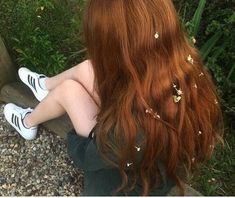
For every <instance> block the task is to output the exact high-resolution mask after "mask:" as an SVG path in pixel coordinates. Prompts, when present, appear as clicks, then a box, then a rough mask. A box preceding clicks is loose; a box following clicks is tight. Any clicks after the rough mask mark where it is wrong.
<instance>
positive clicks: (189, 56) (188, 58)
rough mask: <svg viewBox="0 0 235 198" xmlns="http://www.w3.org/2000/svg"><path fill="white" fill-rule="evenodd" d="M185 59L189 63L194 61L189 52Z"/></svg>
mask: <svg viewBox="0 0 235 198" xmlns="http://www.w3.org/2000/svg"><path fill="white" fill-rule="evenodd" d="M187 61H188V62H189V63H191V64H192V65H193V63H194V60H193V58H192V56H191V55H190V54H189V55H188V57H187Z"/></svg>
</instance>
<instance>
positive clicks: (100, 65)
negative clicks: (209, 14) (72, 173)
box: [84, 0, 222, 195]
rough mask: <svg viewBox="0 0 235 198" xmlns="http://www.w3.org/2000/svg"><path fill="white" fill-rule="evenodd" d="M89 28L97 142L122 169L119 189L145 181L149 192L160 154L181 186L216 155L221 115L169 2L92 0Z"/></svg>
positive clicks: (86, 32)
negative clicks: (96, 103)
mask: <svg viewBox="0 0 235 198" xmlns="http://www.w3.org/2000/svg"><path fill="white" fill-rule="evenodd" d="M84 35H85V40H86V44H87V48H88V55H89V58H90V60H91V62H92V65H93V67H94V73H95V78H96V79H95V85H96V91H97V93H98V95H99V97H100V112H99V113H98V116H97V119H98V126H99V132H98V133H97V134H96V135H97V145H98V148H99V151H100V152H101V153H102V155H103V156H104V158H105V159H106V160H108V161H109V162H110V163H112V164H113V165H114V166H116V167H118V168H119V170H120V173H121V176H122V184H121V185H120V188H119V189H118V190H121V191H124V192H128V191H130V190H131V189H133V187H134V186H135V184H136V182H137V180H140V181H141V185H142V186H143V192H142V194H143V195H148V194H149V193H150V191H151V190H152V189H153V188H154V187H156V186H157V185H158V184H159V182H160V171H159V167H158V162H159V161H161V162H163V163H164V166H165V167H166V174H167V176H168V177H170V178H172V179H174V180H175V181H176V183H177V185H178V186H179V187H180V188H181V189H182V190H183V188H182V185H181V184H182V181H183V180H184V177H183V176H184V174H185V173H186V172H187V171H190V170H192V168H193V167H195V166H196V165H197V164H198V163H199V162H202V161H204V160H205V159H207V158H208V157H209V156H210V155H211V153H212V150H213V147H214V145H215V143H216V142H217V140H218V138H219V133H220V129H221V126H222V125H221V123H222V117H221V111H220V107H219V104H218V101H219V99H218V97H217V94H216V91H215V87H214V85H213V83H212V80H211V78H210V75H209V74H208V72H207V71H206V70H205V68H204V66H203V63H202V61H201V58H200V56H199V52H198V51H197V50H196V49H195V48H194V47H193V46H192V45H191V43H190V42H189V40H188V37H187V34H186V33H185V31H184V29H183V28H182V26H181V24H180V22H179V18H178V16H177V12H176V10H175V8H174V5H173V3H172V1H171V0H89V1H88V2H87V9H86V13H85V18H84ZM177 90H178V91H179V90H180V91H182V93H178V92H177ZM176 92H177V93H176ZM174 95H175V97H178V100H179V101H176V99H173V96H174ZM180 97H181V98H180ZM137 137H138V138H137ZM139 137H141V138H139ZM137 139H141V140H142V141H141V142H137ZM137 144H138V145H139V146H141V149H142V152H143V153H142V158H141V159H137V158H136V145H137ZM130 162H131V164H133V165H132V166H130V167H129V168H127V163H130ZM179 170H180V171H179ZM127 172H128V173H127Z"/></svg>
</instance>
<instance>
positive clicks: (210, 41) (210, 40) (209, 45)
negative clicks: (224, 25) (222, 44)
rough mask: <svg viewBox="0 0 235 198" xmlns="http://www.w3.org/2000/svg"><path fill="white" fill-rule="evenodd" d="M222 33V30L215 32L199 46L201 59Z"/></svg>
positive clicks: (206, 54) (207, 53) (204, 57)
mask: <svg viewBox="0 0 235 198" xmlns="http://www.w3.org/2000/svg"><path fill="white" fill-rule="evenodd" d="M222 35H223V33H222V32H216V33H215V34H214V35H213V36H212V37H211V38H210V39H209V40H208V41H207V42H206V43H205V44H204V45H203V46H202V47H201V50H200V51H201V55H202V59H203V60H205V59H206V58H207V56H208V55H209V53H210V52H211V50H212V49H213V47H214V46H215V44H216V43H217V42H218V40H219V39H220V38H221V36H222Z"/></svg>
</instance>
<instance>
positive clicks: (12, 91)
mask: <svg viewBox="0 0 235 198" xmlns="http://www.w3.org/2000/svg"><path fill="white" fill-rule="evenodd" d="M0 100H1V101H3V102H5V103H14V104H16V105H19V106H21V107H32V108H34V107H35V106H36V105H37V104H38V101H37V100H36V99H35V97H34V95H33V94H32V93H31V91H30V89H29V88H28V87H26V86H25V85H24V84H23V83H21V82H14V83H11V84H7V85H5V86H3V88H2V89H1V94H0ZM42 125H43V126H44V127H45V128H46V129H48V130H49V131H52V132H54V133H56V134H57V135H59V136H60V137H62V138H65V137H66V134H67V132H68V131H69V130H71V129H72V128H73V125H72V123H71V121H70V119H69V117H68V116H67V115H65V116H62V117H60V118H57V119H54V120H50V121H48V122H45V123H43V124H42Z"/></svg>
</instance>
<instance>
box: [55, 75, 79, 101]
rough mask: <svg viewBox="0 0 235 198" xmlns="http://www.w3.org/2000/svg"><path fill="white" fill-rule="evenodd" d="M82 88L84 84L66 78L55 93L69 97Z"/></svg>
mask: <svg viewBox="0 0 235 198" xmlns="http://www.w3.org/2000/svg"><path fill="white" fill-rule="evenodd" d="M81 89H82V85H81V84H80V83H79V82H77V81H75V80H72V79H68V80H65V81H64V82H63V83H61V84H60V85H59V86H57V88H56V89H55V95H59V97H57V98H58V99H59V98H61V97H62V98H65V97H68V96H69V95H71V94H74V93H76V92H77V91H79V90H81Z"/></svg>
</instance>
